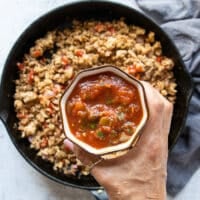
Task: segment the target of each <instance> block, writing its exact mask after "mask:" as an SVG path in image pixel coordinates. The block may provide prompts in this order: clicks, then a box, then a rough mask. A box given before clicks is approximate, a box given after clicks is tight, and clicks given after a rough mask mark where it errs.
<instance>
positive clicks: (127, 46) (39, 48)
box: [14, 19, 176, 175]
mask: <svg viewBox="0 0 200 200" xmlns="http://www.w3.org/2000/svg"><path fill="white" fill-rule="evenodd" d="M154 36H155V34H154V33H153V32H146V31H145V30H144V29H143V28H141V27H137V26H134V25H127V24H126V23H125V22H124V20H123V19H121V20H116V21H115V20H114V21H111V22H108V21H107V22H101V21H93V20H90V21H85V22H80V21H76V20H74V21H73V27H72V28H70V29H64V30H62V31H60V30H54V31H51V32H48V33H47V34H46V35H45V36H44V37H43V38H40V39H38V40H36V41H35V45H34V46H33V47H31V48H30V52H29V53H28V54H25V55H24V58H23V59H22V61H21V62H19V63H17V65H16V66H17V67H18V69H19V79H18V80H16V92H15V95H14V98H15V102H14V106H15V110H16V113H17V118H18V119H19V122H18V129H19V130H20V131H21V135H22V137H28V139H29V141H30V147H31V148H34V149H36V150H38V155H39V156H41V157H42V158H43V159H45V160H48V161H50V162H52V163H53V168H54V169H55V170H59V171H61V172H63V173H64V174H73V175H76V174H77V173H80V174H83V175H87V174H88V169H87V167H85V166H83V165H82V164H81V163H80V161H79V160H78V159H77V158H76V157H75V155H74V154H73V153H72V152H70V151H69V150H67V149H65V147H64V146H63V139H64V138H65V134H64V132H63V129H62V122H61V117H60V111H59V99H60V97H61V95H62V93H63V92H64V90H65V88H66V87H67V86H68V84H69V83H70V81H71V79H72V78H73V77H74V76H75V75H76V74H77V73H78V72H79V71H80V70H82V69H85V68H89V67H95V66H99V65H103V64H112V65H115V66H117V67H119V68H121V69H122V70H124V71H125V72H127V73H129V74H130V75H132V76H134V77H136V78H137V79H139V80H145V81H148V82H150V83H151V84H152V85H153V86H154V87H155V88H156V89H157V90H158V91H159V92H160V93H161V94H162V95H163V96H164V97H166V98H167V99H168V100H169V101H171V102H172V103H174V102H175V99H176V82H175V78H174V74H173V71H172V69H173V67H174V63H173V61H172V60H171V59H170V58H168V57H166V56H165V55H163V54H162V46H161V43H160V42H159V41H156V40H155V38H154Z"/></svg>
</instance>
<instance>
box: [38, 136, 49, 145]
mask: <svg viewBox="0 0 200 200" xmlns="http://www.w3.org/2000/svg"><path fill="white" fill-rule="evenodd" d="M47 146H48V139H47V138H46V137H43V138H42V141H41V142H40V148H45V147H47Z"/></svg>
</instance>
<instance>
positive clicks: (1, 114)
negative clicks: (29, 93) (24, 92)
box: [0, 1, 192, 199]
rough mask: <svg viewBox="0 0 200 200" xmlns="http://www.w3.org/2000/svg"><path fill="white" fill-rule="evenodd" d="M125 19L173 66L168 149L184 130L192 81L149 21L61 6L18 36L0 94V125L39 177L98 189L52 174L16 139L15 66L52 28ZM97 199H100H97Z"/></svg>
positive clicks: (114, 7) (129, 11) (93, 4)
mask: <svg viewBox="0 0 200 200" xmlns="http://www.w3.org/2000/svg"><path fill="white" fill-rule="evenodd" d="M120 17H125V20H126V22H127V23H132V24H135V25H138V26H141V27H143V28H145V29H146V30H147V31H148V30H149V31H154V32H155V33H156V39H157V40H160V41H161V43H162V46H163V52H164V55H166V56H169V57H170V58H172V59H173V60H174V62H175V68H174V74H175V77H176V82H177V84H178V86H177V90H178V93H177V101H176V104H175V106H174V113H173V119H172V125H171V130H170V134H169V149H171V148H172V147H173V146H174V144H175V143H176V141H177V138H178V137H179V135H180V134H181V130H182V128H183V126H184V123H185V119H186V115H187V110H188V103H189V100H190V97H191V93H192V81H191V78H190V76H189V74H188V72H187V71H186V68H185V66H184V64H183V61H182V60H181V57H180V55H179V53H178V50H177V49H176V47H175V46H174V44H173V42H172V41H171V40H170V39H169V38H168V36H167V35H166V34H165V33H164V32H163V30H162V29H161V28H160V27H159V26H158V25H156V24H155V23H154V22H153V21H151V20H150V19H149V18H148V17H146V16H144V15H143V14H141V13H140V12H138V11H136V10H134V9H133V8H131V7H128V6H125V5H122V4H118V3H113V2H105V1H82V2H76V3H71V4H67V5H64V6H62V7H59V8H57V9H55V10H53V11H51V12H49V13H47V14H45V15H44V16H42V17H40V18H39V19H38V20H36V21H35V22H34V23H33V24H31V25H30V26H29V27H28V28H27V29H26V30H25V31H24V32H23V33H22V35H21V36H20V38H19V39H18V40H17V41H16V43H15V45H14V46H13V48H12V50H11V52H10V54H9V55H8V58H7V61H6V63H5V66H4V69H3V73H2V77H1V90H0V118H1V120H2V122H3V123H4V125H5V127H6V129H7V132H8V134H9V136H10V138H11V140H12V142H13V144H14V145H15V147H16V148H17V149H18V151H19V152H20V153H21V155H22V156H23V157H24V158H25V159H26V160H27V162H29V163H30V164H31V165H32V166H33V167H34V168H35V169H37V170H38V171H39V172H40V173H42V174H43V175H45V176H47V177H48V178H50V179H52V180H54V181H56V182H58V183H61V184H63V185H67V186H73V187H77V188H81V189H87V190H98V189H99V188H100V186H99V185H98V183H97V182H96V181H95V180H94V178H92V177H91V176H82V177H81V178H78V177H74V176H65V175H63V174H62V173H58V172H55V171H54V170H53V168H52V165H51V164H50V163H49V162H46V161H44V160H42V159H41V158H39V157H37V156H36V151H34V150H33V149H30V148H29V142H28V141H27V139H22V138H20V133H19V131H17V129H16V126H14V125H15V123H16V122H17V118H16V115H15V111H14V107H13V94H14V91H15V84H14V81H13V80H15V79H17V77H18V69H17V67H16V62H18V61H20V60H21V59H22V58H23V55H24V53H25V52H28V50H29V48H30V47H31V46H32V45H33V44H34V41H35V40H36V39H37V38H40V37H42V36H43V35H44V34H45V33H46V32H47V31H49V30H53V29H55V28H59V29H62V28H63V27H66V26H67V27H70V26H71V21H72V19H73V18H76V19H80V20H85V19H91V18H93V19H101V20H112V19H119V18H120ZM96 198H97V199H100V198H101V197H99V198H98V197H97V196H96Z"/></svg>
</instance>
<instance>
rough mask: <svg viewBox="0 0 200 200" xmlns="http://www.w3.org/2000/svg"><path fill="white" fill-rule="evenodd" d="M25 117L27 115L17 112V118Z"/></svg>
mask: <svg viewBox="0 0 200 200" xmlns="http://www.w3.org/2000/svg"><path fill="white" fill-rule="evenodd" d="M26 117H27V115H26V114H24V113H17V118H19V119H24V118H26Z"/></svg>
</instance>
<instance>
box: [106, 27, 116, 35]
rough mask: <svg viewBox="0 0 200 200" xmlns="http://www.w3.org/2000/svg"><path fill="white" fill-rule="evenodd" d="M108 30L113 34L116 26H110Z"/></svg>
mask: <svg viewBox="0 0 200 200" xmlns="http://www.w3.org/2000/svg"><path fill="white" fill-rule="evenodd" d="M107 29H108V31H109V32H110V33H111V34H114V33H115V28H114V27H113V26H108V28H107Z"/></svg>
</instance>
